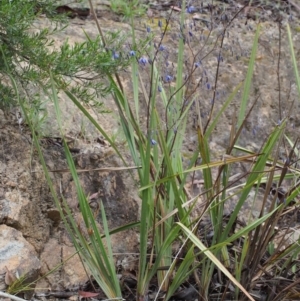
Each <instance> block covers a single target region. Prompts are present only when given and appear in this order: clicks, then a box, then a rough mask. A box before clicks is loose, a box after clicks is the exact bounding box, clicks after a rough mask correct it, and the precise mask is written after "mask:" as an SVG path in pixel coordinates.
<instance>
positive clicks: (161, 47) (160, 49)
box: [158, 45, 166, 51]
mask: <svg viewBox="0 0 300 301" xmlns="http://www.w3.org/2000/svg"><path fill="white" fill-rule="evenodd" d="M165 49H166V47H165V46H164V45H160V46H159V48H158V50H159V51H164V50H165Z"/></svg>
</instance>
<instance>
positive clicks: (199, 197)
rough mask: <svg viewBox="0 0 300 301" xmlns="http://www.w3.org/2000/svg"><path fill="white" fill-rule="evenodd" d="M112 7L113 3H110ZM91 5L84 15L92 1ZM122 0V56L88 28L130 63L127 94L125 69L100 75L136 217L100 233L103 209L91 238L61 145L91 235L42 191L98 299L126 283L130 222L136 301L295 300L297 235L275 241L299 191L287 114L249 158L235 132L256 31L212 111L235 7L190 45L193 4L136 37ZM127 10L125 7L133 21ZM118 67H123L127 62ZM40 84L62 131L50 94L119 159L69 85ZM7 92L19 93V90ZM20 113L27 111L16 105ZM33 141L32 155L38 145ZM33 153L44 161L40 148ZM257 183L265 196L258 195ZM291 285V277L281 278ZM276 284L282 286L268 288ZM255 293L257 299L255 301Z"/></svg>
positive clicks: (250, 105)
mask: <svg viewBox="0 0 300 301" xmlns="http://www.w3.org/2000/svg"><path fill="white" fill-rule="evenodd" d="M121 2H122V1H119V2H118V1H114V3H115V4H116V3H121ZM89 3H90V6H91V12H92V14H94V8H93V5H92V1H89ZM132 3H134V5H132V6H128V7H123V6H121V5H119V6H118V7H119V9H121V8H122V9H125V8H126V17H128V18H129V19H130V24H131V28H132V32H131V35H130V40H129V42H128V41H127V42H126V43H125V47H123V48H122V49H121V48H120V49H111V48H110V46H109V45H110V44H109V43H108V41H107V38H106V37H105V36H104V35H103V32H102V29H101V26H100V25H99V24H98V23H97V22H96V23H97V28H98V30H99V37H100V42H101V45H103V49H105V51H108V52H109V55H110V57H111V58H112V59H113V61H114V62H116V64H117V62H118V60H122V59H125V58H126V62H128V63H129V65H130V67H128V68H127V69H126V76H128V73H129V72H130V75H131V85H130V89H128V88H125V87H124V85H123V79H124V74H123V75H122V72H119V71H120V69H117V68H115V69H112V70H106V72H105V76H106V79H107V83H108V86H109V89H108V91H109V92H110V94H111V96H112V98H113V101H114V105H115V106H116V107H117V110H118V119H119V122H120V125H121V130H122V133H123V135H124V137H125V141H126V144H127V147H128V148H127V150H128V151H129V152H130V155H131V159H132V162H133V165H134V166H133V168H134V171H133V172H136V174H137V175H138V185H137V187H136V189H137V190H138V193H139V196H140V200H141V211H140V218H139V221H137V222H136V223H134V224H130V225H124V226H123V227H121V228H119V229H114V230H112V229H109V228H108V223H107V220H106V215H105V210H104V207H103V206H101V208H100V210H101V216H102V221H103V229H104V231H103V233H100V232H99V229H98V226H97V224H96V222H95V216H94V213H93V212H92V210H91V208H90V207H89V204H88V201H87V196H86V195H85V193H84V191H83V189H82V187H81V185H80V181H79V179H78V175H77V172H76V167H75V164H74V162H73V159H72V156H71V154H70V151H69V150H68V146H67V144H66V143H65V144H64V146H65V152H66V156H67V161H68V164H69V168H70V171H71V174H72V176H73V179H74V182H75V184H76V188H77V194H78V200H79V206H80V210H81V213H82V215H83V217H84V223H85V227H86V229H85V231H86V233H88V234H89V235H85V231H83V229H79V228H78V225H77V224H76V222H75V221H74V219H73V218H72V214H71V211H70V210H69V208H68V205H67V203H66V201H65V200H64V198H63V196H62V197H61V198H62V201H59V200H58V198H57V197H56V196H55V195H56V194H55V191H54V189H52V193H53V195H54V196H55V197H54V198H55V200H56V204H57V206H58V208H59V209H60V212H61V215H62V217H63V220H64V222H65V225H66V227H67V229H68V231H69V233H70V234H71V236H72V238H73V242H74V245H75V247H76V249H77V251H78V252H79V254H80V256H81V258H82V259H83V262H84V263H85V265H86V266H87V267H88V269H89V272H90V273H91V274H92V275H93V277H94V279H95V280H96V281H97V283H98V285H99V287H100V288H101V290H102V291H103V292H104V294H105V295H106V296H107V297H108V298H110V299H116V298H117V299H121V298H122V293H123V290H125V289H126V287H122V285H121V283H120V281H119V278H118V275H117V272H116V268H115V263H114V255H113V252H112V245H111V235H113V234H114V233H115V232H116V231H123V230H125V229H128V228H132V227H135V228H136V230H137V231H138V232H139V264H138V267H137V271H136V279H135V281H136V286H135V288H134V289H133V290H132V291H134V293H135V298H136V300H138V301H144V300H145V301H146V300H149V298H150V299H153V300H157V299H163V300H171V299H172V298H173V299H181V300H186V299H196V298H197V299H198V300H283V299H284V298H285V297H287V296H290V297H291V298H292V297H294V298H296V297H298V296H299V291H300V290H299V289H298V288H297V281H296V280H295V279H296V277H297V273H298V269H299V267H298V265H297V263H298V259H299V258H298V254H299V252H298V251H299V242H298V240H299V239H298V238H296V239H294V240H289V239H288V238H287V237H288V234H289V233H290V232H289V231H290V229H289V228H287V230H286V231H285V235H282V233H280V231H279V229H278V227H277V225H278V223H279V222H280V221H281V219H282V217H283V216H284V215H285V214H287V213H286V210H291V209H290V208H292V207H291V206H296V204H295V198H296V196H297V195H298V186H299V185H298V184H299V183H298V181H297V179H298V177H299V170H298V169H297V166H296V165H295V164H294V161H297V156H298V152H297V147H296V146H297V141H292V139H291V138H290V137H288V136H287V135H286V127H287V122H288V117H289V116H287V117H286V118H282V119H281V120H280V122H278V123H276V124H274V127H273V128H272V129H270V132H269V133H268V135H267V137H266V139H265V140H264V141H261V146H260V150H259V151H257V152H253V151H252V150H249V149H247V148H245V147H243V146H242V145H240V141H241V136H242V131H243V128H244V126H245V123H246V121H247V120H248V118H249V116H251V114H253V110H254V107H255V104H256V101H254V102H250V96H251V91H252V90H251V87H252V85H253V76H254V68H255V65H256V64H257V60H256V58H257V49H258V43H259V38H260V31H261V27H260V25H257V28H256V31H255V35H254V39H253V46H252V49H251V53H250V55H249V57H248V58H247V60H246V62H247V65H246V67H247V73H246V75H245V77H244V78H242V79H241V80H240V82H239V83H238V84H237V85H236V87H234V88H233V89H232V91H230V93H229V95H228V96H227V97H226V98H225V99H224V100H223V102H222V103H221V105H218V106H217V105H216V99H217V96H218V95H217V91H218V89H217V88H218V85H219V82H218V80H219V77H218V73H219V70H220V65H221V64H222V62H223V55H222V51H223V47H224V39H225V37H226V34H227V31H228V29H229V28H230V26H231V24H232V22H234V20H235V19H236V18H237V17H238V16H239V13H240V12H241V11H242V9H241V10H238V11H237V12H236V13H235V14H233V15H232V16H231V17H230V18H229V17H228V16H226V18H223V19H221V20H219V21H220V25H222V26H221V30H220V27H218V30H215V28H214V26H213V24H214V22H212V21H213V20H211V22H208V23H207V24H208V25H207V28H206V30H205V38H204V39H205V41H204V43H203V44H201V45H202V46H201V47H199V43H195V41H194V39H193V35H194V34H195V32H193V26H190V23H189V22H188V20H189V15H190V14H192V13H193V12H195V10H196V8H195V7H194V6H191V5H190V4H189V3H188V4H186V3H185V1H182V5H181V7H173V8H172V9H171V11H170V14H169V16H168V17H167V18H165V19H158V20H153V21H149V22H148V23H146V24H145V28H144V37H143V38H141V37H139V35H138V31H137V30H136V23H135V22H136V20H135V19H134V18H133V16H134V9H138V11H139V12H140V10H139V7H138V5H139V3H138V1H133V2H132ZM122 4H124V3H123V2H122ZM128 8H130V9H132V14H130V12H129V11H128ZM243 9H244V8H243ZM175 10H176V13H177V14H179V15H180V17H179V18H178V17H177V19H176V21H174V20H175V19H174V18H173V14H174V13H175ZM178 11H179V13H178ZM212 18H213V16H212ZM95 20H96V18H95ZM174 27H175V28H176V30H175V32H176V34H175V36H172V39H173V40H174V41H175V42H176V49H175V50H176V51H175V50H174V49H170V47H169V46H167V45H166V43H165V41H166V40H167V39H168V38H171V34H174V33H173V32H172V30H173V29H174ZM171 28H172V30H171ZM173 31H174V30H173ZM286 32H287V33H288V34H287V37H288V40H289V43H290V49H291V57H292V63H293V67H294V70H295V79H296V85H297V88H298V90H299V91H300V81H299V75H298V71H297V62H296V59H295V54H294V51H293V45H292V38H291V32H290V29H289V27H288V28H287V30H286ZM86 37H87V45H90V43H92V41H91V40H90V38H89V36H88V35H86ZM145 37H146V38H145ZM201 37H202V35H201ZM87 51H88V49H87ZM105 51H103V53H102V54H103V55H104V52H105ZM211 54H214V55H215V54H216V58H217V65H216V68H215V74H214V76H213V77H212V78H213V80H212V78H209V77H208V76H206V75H205V70H204V69H203V67H202V63H203V61H204V60H205V58H206V57H207V56H209V55H211ZM100 65H101V64H100ZM124 66H125V67H124V68H126V67H127V65H126V64H125V65H124ZM203 74H204V75H203ZM10 77H11V80H12V82H13V83H14V82H15V81H14V79H13V75H12V74H10ZM49 78H50V84H51V85H50V86H51V89H52V90H51V93H49V94H51V97H52V100H53V102H54V104H55V108H56V113H57V116H58V124H59V128H60V129H61V134H62V136H64V132H63V129H62V126H61V117H60V114H61V113H60V109H59V102H58V96H57V89H58V88H60V89H62V90H63V91H64V93H65V94H66V95H67V96H68V97H69V99H70V100H71V101H72V102H73V103H74V104H75V105H76V106H77V107H78V108H79V109H80V110H81V112H82V113H83V114H84V115H85V116H86V117H87V118H88V119H89V120H90V121H91V122H92V124H93V125H94V126H95V128H97V129H98V130H99V132H101V133H102V135H103V136H104V137H105V138H106V139H107V140H108V141H109V143H110V144H111V145H112V147H113V148H114V149H115V151H116V153H117V154H118V155H119V156H120V157H121V158H122V159H123V157H122V154H121V153H122V152H121V151H120V149H118V146H117V144H116V143H115V142H114V141H113V140H112V139H111V137H110V136H109V135H108V133H107V131H106V130H105V129H103V128H102V127H101V125H100V124H98V123H97V122H96V121H95V120H94V119H93V118H92V116H91V115H90V114H89V113H88V111H87V110H86V108H85V106H84V104H83V103H82V102H80V101H79V100H78V97H77V96H76V93H74V91H71V89H70V88H69V87H68V86H65V87H62V86H61V85H60V80H59V79H57V78H56V77H55V74H54V73H53V72H50V74H49ZM13 86H14V87H15V90H14V91H15V93H17V92H16V91H17V86H16V85H15V84H14V85H13ZM204 88H205V89H206V90H210V91H212V92H213V93H212V94H213V97H212V100H211V102H210V105H209V107H208V108H206V116H204V115H205V114H204V111H203V107H202V106H201V101H202V97H203V95H204V92H203V91H204ZM238 93H239V94H238ZM237 98H238V99H239V101H238V102H239V106H237V107H236V109H235V110H234V112H233V113H232V112H231V118H232V120H231V128H230V129H227V133H226V134H227V135H228V137H229V139H228V141H227V144H226V150H225V151H224V153H223V154H222V156H221V157H217V156H215V155H214V150H213V149H212V146H211V144H210V141H212V140H213V139H214V135H215V129H216V127H217V126H219V123H220V120H221V117H222V115H223V114H224V113H225V112H226V111H227V110H228V109H229V106H230V105H231V104H232V103H233V101H234V99H237ZM21 105H22V103H21ZM23 110H24V112H26V108H23ZM290 111H291V109H290ZM191 116H192V117H191ZM204 117H205V118H204ZM191 119H193V128H194V133H195V137H196V139H195V144H194V146H193V149H192V150H191V152H190V154H189V155H188V160H187V156H186V154H185V153H184V151H183V149H184V143H185V137H186V135H188V133H189V131H188V126H191V123H190V121H191ZM28 122H29V123H30V120H29V119H28ZM33 137H35V135H33ZM34 139H35V138H34ZM283 144H284V145H286V148H287V149H288V152H287V156H286V158H285V160H284V161H282V160H281V159H280V156H279V150H280V147H281V146H282V145H283ZM36 145H37V147H38V149H39V146H38V142H37V141H36ZM39 150H40V149H39ZM39 153H40V156H41V158H43V157H42V153H41V151H39ZM41 160H42V162H43V159H41ZM123 162H124V166H125V168H129V166H127V165H128V164H126V161H125V160H124V159H123ZM43 164H44V163H43ZM238 164H243V165H244V166H246V168H245V170H244V173H243V174H238V175H236V173H235V167H236V166H237V165H238ZM126 166H127V167H126ZM44 169H45V173H46V176H47V179H48V182H49V185H50V187H53V185H52V183H51V178H50V176H49V172H48V171H47V168H46V165H45V164H44ZM197 173H198V174H199V173H200V174H201V181H200V182H198V184H200V185H202V189H201V192H197V193H193V191H192V189H191V187H192V186H193V185H194V183H195V175H196V174H197ZM287 179H290V180H291V179H292V180H294V183H293V184H292V185H291V186H290V187H289V189H288V190H286V191H284V192H283V191H282V189H281V186H282V183H283V182H284V181H285V180H287ZM295 179H296V180H295ZM190 183H192V185H189V184H190ZM262 188H263V189H264V192H263V193H262V194H260V190H261V189H262ZM270 192H271V195H270ZM234 197H235V199H236V200H237V201H236V202H235V204H234V206H233V208H232V210H231V212H230V214H225V212H226V208H227V207H228V204H230V202H231V200H232V198H234ZM258 197H260V198H262V202H261V205H260V208H259V213H258V215H257V217H256V218H252V216H251V215H250V216H249V217H246V219H245V220H246V221H243V222H242V221H241V218H240V212H241V210H242V208H243V206H245V205H247V204H248V202H249V199H250V198H252V199H254V200H256V199H257V198H258ZM287 208H288V209H287ZM280 235H281V236H280ZM278 237H279V243H278ZM276 239H277V242H276ZM281 246H283V247H281ZM291 279H293V281H294V282H292V283H291V282H289V280H291ZM270 283H271V284H270ZM275 286H278V287H281V288H282V289H281V290H280V291H279V290H276V289H275V288H274V287H275ZM150 287H151V289H150ZM153 287H155V290H153ZM262 296H267V297H266V298H265V299H260V298H262Z"/></svg>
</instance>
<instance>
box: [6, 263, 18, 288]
mask: <svg viewBox="0 0 300 301" xmlns="http://www.w3.org/2000/svg"><path fill="white" fill-rule="evenodd" d="M5 268H6V274H5V279H4V280H5V284H6V285H8V286H10V285H12V284H13V283H14V282H15V281H17V277H16V276H15V275H14V274H13V273H12V272H11V271H10V270H9V269H8V268H7V267H5Z"/></svg>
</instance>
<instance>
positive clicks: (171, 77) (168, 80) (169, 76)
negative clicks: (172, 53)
mask: <svg viewBox="0 0 300 301" xmlns="http://www.w3.org/2000/svg"><path fill="white" fill-rule="evenodd" d="M172 79H173V76H171V75H166V76H165V82H167V83H169V82H170V81H172Z"/></svg>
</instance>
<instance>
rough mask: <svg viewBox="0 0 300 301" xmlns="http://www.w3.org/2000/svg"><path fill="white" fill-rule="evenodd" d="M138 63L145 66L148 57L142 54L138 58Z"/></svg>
mask: <svg viewBox="0 0 300 301" xmlns="http://www.w3.org/2000/svg"><path fill="white" fill-rule="evenodd" d="M139 63H140V64H141V65H143V66H146V64H147V63H148V59H147V58H146V57H144V56H142V57H141V58H140V59H139Z"/></svg>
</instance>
